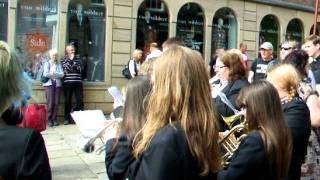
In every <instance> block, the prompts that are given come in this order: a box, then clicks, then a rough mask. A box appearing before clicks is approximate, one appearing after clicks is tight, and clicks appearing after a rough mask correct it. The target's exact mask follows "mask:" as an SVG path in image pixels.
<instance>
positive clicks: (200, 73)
mask: <svg viewBox="0 0 320 180" xmlns="http://www.w3.org/2000/svg"><path fill="white" fill-rule="evenodd" d="M154 63H155V64H154V67H155V69H154V71H153V77H152V78H151V79H152V84H153V88H152V90H151V93H150V99H149V102H148V108H147V110H148V111H147V113H148V114H147V121H146V124H145V125H144V126H143V128H142V130H141V131H139V133H138V134H137V135H136V136H135V140H134V143H133V144H134V157H135V158H136V160H135V162H134V163H132V164H131V165H130V170H129V179H131V178H132V179H150V180H151V179H152V180H160V179H163V180H164V179H169V180H170V179H172V180H173V179H179V180H194V179H215V178H216V172H217V171H218V169H219V168H220V166H221V163H220V157H219V146H218V127H217V117H216V114H215V113H214V111H213V107H212V102H211V99H210V85H209V82H208V79H209V76H208V74H207V72H206V67H205V63H204V60H203V59H202V56H201V54H200V53H199V52H197V51H195V50H192V49H190V48H187V47H182V46H174V47H172V48H169V49H168V50H167V51H165V52H164V53H163V54H162V55H161V56H160V57H159V58H158V59H157V60H156V61H155V62H154Z"/></svg>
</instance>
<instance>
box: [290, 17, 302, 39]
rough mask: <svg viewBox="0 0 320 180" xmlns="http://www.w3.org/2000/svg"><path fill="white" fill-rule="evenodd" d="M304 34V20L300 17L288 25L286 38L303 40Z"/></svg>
mask: <svg viewBox="0 0 320 180" xmlns="http://www.w3.org/2000/svg"><path fill="white" fill-rule="evenodd" d="M303 36H304V35H303V27H302V22H301V21H300V20H299V19H292V20H291V21H290V22H289V24H288V27H287V33H286V39H287V40H295V41H298V42H302V41H303Z"/></svg>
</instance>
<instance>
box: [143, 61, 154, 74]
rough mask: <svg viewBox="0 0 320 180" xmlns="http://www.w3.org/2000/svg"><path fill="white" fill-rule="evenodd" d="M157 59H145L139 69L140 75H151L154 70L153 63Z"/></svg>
mask: <svg viewBox="0 0 320 180" xmlns="http://www.w3.org/2000/svg"><path fill="white" fill-rule="evenodd" d="M155 61H156V60H153V61H145V62H143V63H142V65H141V66H140V69H139V75H150V76H151V74H152V71H153V64H154V62H155Z"/></svg>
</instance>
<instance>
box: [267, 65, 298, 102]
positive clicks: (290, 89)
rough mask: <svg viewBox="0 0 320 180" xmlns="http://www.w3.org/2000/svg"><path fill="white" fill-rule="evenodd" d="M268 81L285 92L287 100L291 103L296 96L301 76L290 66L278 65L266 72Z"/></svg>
mask: <svg viewBox="0 0 320 180" xmlns="http://www.w3.org/2000/svg"><path fill="white" fill-rule="evenodd" d="M267 75H268V79H271V81H272V83H273V84H276V85H278V86H279V87H280V88H281V89H282V90H284V91H286V92H287V93H288V94H289V95H288V97H287V98H288V100H289V101H291V100H292V99H293V97H294V96H295V95H296V94H297V90H298V87H299V82H300V80H301V76H300V75H299V73H298V71H297V70H296V68H295V67H294V66H292V65H291V64H280V65H278V66H276V67H275V68H273V69H272V70H271V71H270V72H268V74H267Z"/></svg>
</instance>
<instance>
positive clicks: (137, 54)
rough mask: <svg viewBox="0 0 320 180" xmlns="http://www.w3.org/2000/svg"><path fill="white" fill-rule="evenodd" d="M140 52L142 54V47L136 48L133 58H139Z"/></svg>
mask: <svg viewBox="0 0 320 180" xmlns="http://www.w3.org/2000/svg"><path fill="white" fill-rule="evenodd" d="M139 54H142V51H141V50H140V49H135V50H134V51H133V53H132V58H133V59H138V56H139Z"/></svg>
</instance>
